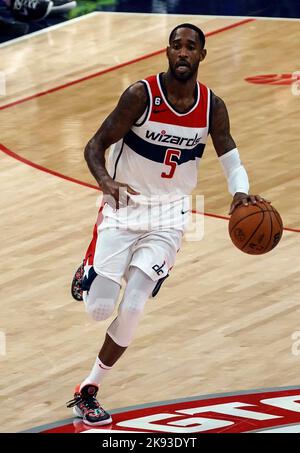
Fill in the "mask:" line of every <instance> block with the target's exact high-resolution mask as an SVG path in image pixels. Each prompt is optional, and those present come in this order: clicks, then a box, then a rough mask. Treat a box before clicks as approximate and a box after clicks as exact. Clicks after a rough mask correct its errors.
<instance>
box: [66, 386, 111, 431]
mask: <svg viewBox="0 0 300 453" xmlns="http://www.w3.org/2000/svg"><path fill="white" fill-rule="evenodd" d="M79 388H80V385H77V386H76V388H75V393H74V398H73V399H72V400H70V401H68V402H67V403H66V404H67V407H73V414H74V415H76V417H80V418H82V421H83V422H84V423H86V424H87V425H91V426H96V425H99V426H100V425H109V424H110V423H112V418H111V416H110V415H109V414H108V412H106V411H105V410H104V409H103V407H101V406H100V404H99V402H98V401H97V399H96V396H97V392H98V390H99V387H98V386H97V385H94V384H87V385H85V386H84V387H83V388H82V389H81V390H79Z"/></svg>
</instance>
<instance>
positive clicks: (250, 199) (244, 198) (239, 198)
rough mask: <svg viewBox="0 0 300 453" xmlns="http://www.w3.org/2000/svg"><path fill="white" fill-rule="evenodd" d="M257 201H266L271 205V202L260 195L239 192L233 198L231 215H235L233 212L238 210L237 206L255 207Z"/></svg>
mask: <svg viewBox="0 0 300 453" xmlns="http://www.w3.org/2000/svg"><path fill="white" fill-rule="evenodd" d="M257 201H266V202H267V203H271V202H270V201H268V200H265V199H264V198H262V197H261V196H260V195H248V194H246V193H242V192H237V193H236V194H235V195H234V197H233V200H232V203H231V206H230V211H229V215H231V214H232V213H233V211H234V210H235V208H237V206H240V205H243V206H248V205H249V204H252V205H255V204H256V203H257Z"/></svg>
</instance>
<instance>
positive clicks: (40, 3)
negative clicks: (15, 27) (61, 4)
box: [10, 0, 53, 22]
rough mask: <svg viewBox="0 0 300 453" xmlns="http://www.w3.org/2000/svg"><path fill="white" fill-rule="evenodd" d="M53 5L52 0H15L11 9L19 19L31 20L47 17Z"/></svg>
mask: <svg viewBox="0 0 300 453" xmlns="http://www.w3.org/2000/svg"><path fill="white" fill-rule="evenodd" d="M52 7H53V2H52V0H13V1H12V3H11V6H10V9H11V12H12V15H13V16H14V17H15V18H16V19H17V20H23V21H25V22H31V21H36V20H41V19H44V18H45V17H47V16H48V15H49V13H50V11H51V9H52Z"/></svg>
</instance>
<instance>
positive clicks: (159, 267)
mask: <svg viewBox="0 0 300 453" xmlns="http://www.w3.org/2000/svg"><path fill="white" fill-rule="evenodd" d="M95 233H96V234H95ZM182 235H183V232H182V231H180V230H175V229H170V230H159V231H150V232H145V231H144V232H137V231H130V230H124V229H122V228H105V229H101V228H100V229H97V231H94V239H93V241H94V245H93V246H91V245H90V247H89V250H88V252H87V255H86V260H85V273H87V272H88V270H89V269H90V268H91V266H93V268H94V270H95V272H96V273H97V274H98V275H101V276H103V277H107V278H110V279H111V280H113V281H115V282H116V283H118V284H120V285H121V281H122V278H123V277H124V278H125V280H127V278H126V277H127V273H128V270H129V267H130V266H136V267H138V268H139V269H141V270H142V271H143V272H144V273H145V274H146V275H148V276H149V277H150V278H151V279H152V280H153V281H156V280H159V279H160V278H162V277H165V276H166V275H167V274H168V272H169V269H170V268H171V267H172V266H173V265H174V263H175V259H176V254H177V252H178V250H179V249H180V245H181V240H182Z"/></svg>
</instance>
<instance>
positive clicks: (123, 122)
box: [84, 82, 147, 185]
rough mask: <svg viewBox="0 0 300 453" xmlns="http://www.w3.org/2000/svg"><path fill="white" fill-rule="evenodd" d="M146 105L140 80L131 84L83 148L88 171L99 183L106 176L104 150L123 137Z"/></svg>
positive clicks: (143, 87)
mask: <svg viewBox="0 0 300 453" xmlns="http://www.w3.org/2000/svg"><path fill="white" fill-rule="evenodd" d="M146 107H147V93H146V89H145V86H144V84H143V83H142V82H137V83H135V84H133V85H131V86H130V87H129V88H127V90H125V91H124V93H123V94H122V96H121V97H120V99H119V102H118V105H117V106H116V108H115V109H114V110H113V111H112V112H111V113H110V115H108V117H107V118H106V119H105V120H104V122H103V123H102V125H101V127H100V128H99V129H98V131H97V132H96V134H95V135H94V136H93V137H92V138H91V140H90V141H89V142H88V144H87V146H86V148H85V152H84V155H85V159H86V161H87V164H88V167H89V169H90V172H91V173H92V175H93V176H94V177H95V179H96V180H97V182H98V184H99V185H101V180H102V179H103V178H104V177H108V176H109V175H108V172H107V170H106V168H105V151H106V149H107V148H109V147H110V146H111V145H112V144H113V143H116V142H118V141H119V140H120V139H121V138H123V137H124V136H125V135H126V134H127V132H128V131H129V130H130V128H131V127H132V126H133V124H134V123H135V122H136V121H137V120H138V119H139V118H140V117H141V115H142V114H143V113H144V111H145V109H146Z"/></svg>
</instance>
